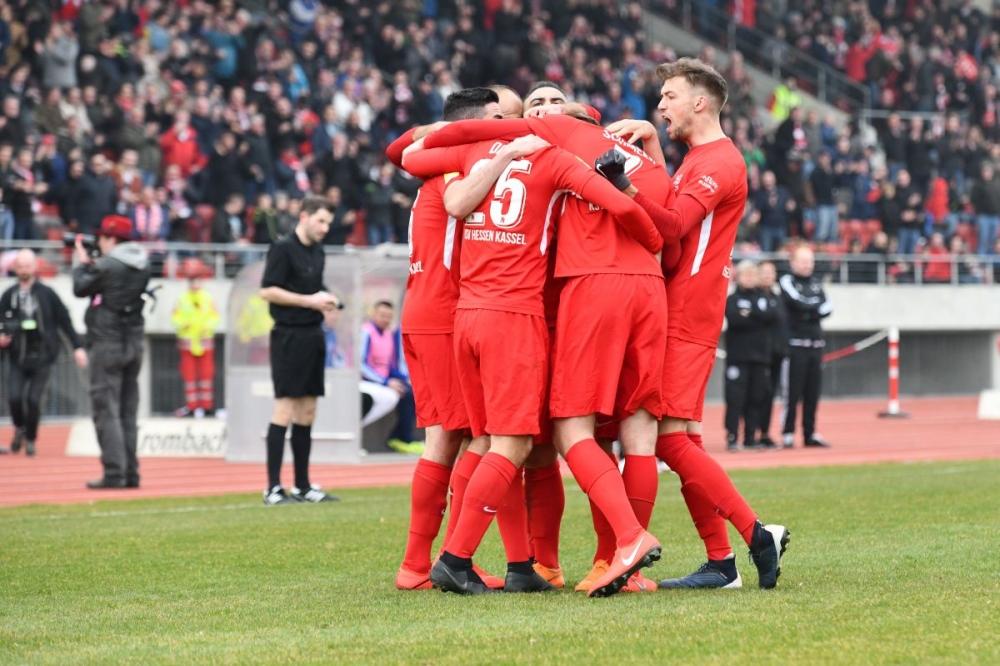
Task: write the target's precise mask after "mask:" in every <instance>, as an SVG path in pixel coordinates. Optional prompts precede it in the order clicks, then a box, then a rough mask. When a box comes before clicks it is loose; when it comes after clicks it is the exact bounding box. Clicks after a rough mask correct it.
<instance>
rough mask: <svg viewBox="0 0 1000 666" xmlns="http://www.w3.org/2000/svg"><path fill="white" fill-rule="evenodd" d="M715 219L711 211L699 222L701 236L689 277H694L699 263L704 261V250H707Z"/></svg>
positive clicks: (699, 265) (699, 267)
mask: <svg viewBox="0 0 1000 666" xmlns="http://www.w3.org/2000/svg"><path fill="white" fill-rule="evenodd" d="M714 217H715V211H714V210H713V211H712V212H711V213H709V214H708V216H707V217H706V218H705V219H704V220H702V221H701V234H699V236H698V249H697V251H695V253H694V263H692V264H691V275H695V274H697V273H698V271H700V270H701V262H702V261H703V260H704V259H705V250H707V249H708V239H709V237H711V235H712V219H713V218H714Z"/></svg>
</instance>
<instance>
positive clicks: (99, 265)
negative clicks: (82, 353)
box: [73, 243, 150, 343]
mask: <svg viewBox="0 0 1000 666" xmlns="http://www.w3.org/2000/svg"><path fill="white" fill-rule="evenodd" d="M149 277H150V271H149V257H148V256H147V255H146V250H144V249H143V247H142V246H141V245H139V244H138V243H122V244H120V245H117V246H116V247H115V248H114V249H113V250H111V252H109V253H108V254H107V255H105V256H103V257H101V258H99V259H98V260H97V261H96V262H94V263H92V264H81V265H79V266H77V267H76V268H74V269H73V293H74V294H75V295H76V296H79V297H84V296H91V297H95V296H98V295H99V296H100V299H96V298H92V299H91V302H90V307H88V308H87V314H86V316H85V318H84V320H85V321H86V323H87V342H88V343H92V342H108V341H122V342H124V341H125V340H127V339H129V338H142V335H143V330H144V324H145V320H144V319H143V315H142V308H143V305H144V304H145V301H144V300H143V298H142V295H143V294H144V293H146V285H147V284H149Z"/></svg>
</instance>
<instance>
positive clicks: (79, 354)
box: [73, 349, 90, 370]
mask: <svg viewBox="0 0 1000 666" xmlns="http://www.w3.org/2000/svg"><path fill="white" fill-rule="evenodd" d="M73 360H74V361H76V367H78V368H80V369H81V370H86V369H87V365H88V364H89V362H90V360H89V359H88V358H87V350H85V349H77V350H75V351H74V352H73Z"/></svg>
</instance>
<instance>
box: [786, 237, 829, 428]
mask: <svg viewBox="0 0 1000 666" xmlns="http://www.w3.org/2000/svg"><path fill="white" fill-rule="evenodd" d="M790 263H791V268H792V272H791V273H789V274H787V275H783V276H781V279H780V280H778V284H779V285H780V286H781V298H782V301H783V302H784V304H785V310H786V311H787V312H788V382H787V389H786V395H785V400H784V403H785V418H784V426H783V428H782V431H781V432H782V434H781V440H782V445H783V446H784V447H785V448H791V447H792V446H794V442H795V414H796V411H798V405H799V402H801V403H802V436H803V443H804V445H805V446H821V447H827V446H830V445H829V443H827V442H826V441H825V440H824V439H823V438H822V437H820V436H819V435H817V434H816V406H817V405H818V404H819V393H820V387H821V385H822V381H823V347H824V346H825V345H826V343H825V342H824V340H823V328H822V326H820V321H821V320H822V319H823V318H824V317H828V316H829V315H830V313H831V312H833V306H832V305H831V304H830V301H828V300H827V299H826V294H825V293H823V285H822V283H821V282H820V281H819V279H818V278H816V277H815V276H814V275H813V268H814V266H815V258H814V257H813V251H812V250H811V249H810V248H809V247H808V246H805V245H800V246H799V247H797V248H796V249H795V250H794V251H793V252H792V257H791V262H790Z"/></svg>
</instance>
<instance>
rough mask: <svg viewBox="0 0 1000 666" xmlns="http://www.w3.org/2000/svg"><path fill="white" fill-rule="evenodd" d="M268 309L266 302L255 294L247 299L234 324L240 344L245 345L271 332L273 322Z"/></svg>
mask: <svg viewBox="0 0 1000 666" xmlns="http://www.w3.org/2000/svg"><path fill="white" fill-rule="evenodd" d="M269 308H270V306H269V305H268V303H267V301H265V300H264V299H263V298H261V297H260V296H258V295H256V294H255V295H253V296H251V297H250V298H248V299H247V301H246V303H245V304H244V305H243V309H242V310H240V319H239V321H238V322H237V323H236V332H237V334H238V335H239V338H240V342H242V343H244V344H246V343H247V342H250V341H251V340H253V339H254V338H260V337H264V336H266V335H267V334H269V333H270V332H271V329H272V328H274V320H273V319H271V313H270V311H269Z"/></svg>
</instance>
